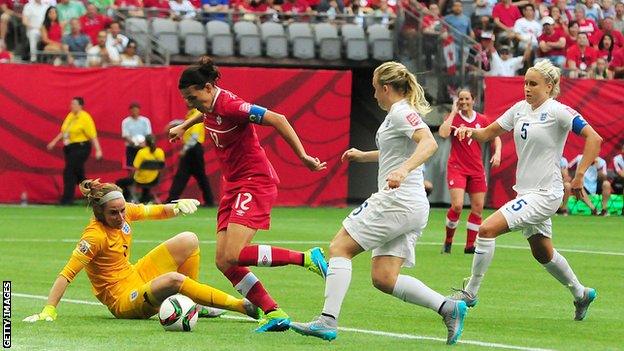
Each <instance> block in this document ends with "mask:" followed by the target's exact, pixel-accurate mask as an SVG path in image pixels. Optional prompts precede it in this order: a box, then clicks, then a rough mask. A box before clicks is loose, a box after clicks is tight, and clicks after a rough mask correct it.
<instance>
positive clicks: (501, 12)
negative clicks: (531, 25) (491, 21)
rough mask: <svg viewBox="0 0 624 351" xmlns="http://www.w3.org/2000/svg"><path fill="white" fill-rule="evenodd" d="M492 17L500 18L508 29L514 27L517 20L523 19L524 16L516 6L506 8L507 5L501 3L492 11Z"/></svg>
mask: <svg viewBox="0 0 624 351" xmlns="http://www.w3.org/2000/svg"><path fill="white" fill-rule="evenodd" d="M492 17H493V18H498V20H499V21H501V23H502V24H504V25H506V26H507V27H513V26H514V24H515V23H516V20H518V19H520V18H522V14H521V13H520V10H519V9H518V7H517V6H516V5H509V7H505V4H503V3H502V2H499V3H498V4H496V5H494V8H493V9H492Z"/></svg>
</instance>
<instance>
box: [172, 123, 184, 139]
mask: <svg viewBox="0 0 624 351" xmlns="http://www.w3.org/2000/svg"><path fill="white" fill-rule="evenodd" d="M184 132H185V130H184V127H182V126H181V125H177V126H175V127H172V128H170V129H169V141H170V142H174V141H176V140H178V139H182V135H184Z"/></svg>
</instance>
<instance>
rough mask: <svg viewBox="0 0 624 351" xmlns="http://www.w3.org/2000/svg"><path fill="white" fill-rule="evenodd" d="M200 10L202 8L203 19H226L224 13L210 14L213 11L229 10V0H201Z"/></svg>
mask: <svg viewBox="0 0 624 351" xmlns="http://www.w3.org/2000/svg"><path fill="white" fill-rule="evenodd" d="M201 5H202V10H204V19H205V20H207V21H210V20H219V21H226V20H227V15H226V14H218V13H217V14H211V13H213V12H227V11H228V10H229V5H230V1H229V0H202V2H201Z"/></svg>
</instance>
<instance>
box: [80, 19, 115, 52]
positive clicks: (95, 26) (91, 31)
mask: <svg viewBox="0 0 624 351" xmlns="http://www.w3.org/2000/svg"><path fill="white" fill-rule="evenodd" d="M111 22H112V20H111V19H110V18H109V17H106V16H104V15H100V14H96V15H95V16H93V18H91V17H89V16H87V15H84V16H82V17H80V27H81V28H82V32H83V33H84V34H86V35H88V36H89V38H91V43H92V44H93V45H97V35H98V33H99V32H100V31H101V30H105V29H106V27H108V25H109V24H110V23H111Z"/></svg>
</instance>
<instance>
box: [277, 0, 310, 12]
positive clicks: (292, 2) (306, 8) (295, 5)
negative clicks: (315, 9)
mask: <svg viewBox="0 0 624 351" xmlns="http://www.w3.org/2000/svg"><path fill="white" fill-rule="evenodd" d="M282 11H283V12H284V13H289V14H306V13H307V14H311V13H312V7H310V4H309V3H308V1H307V0H284V4H283V5H282Z"/></svg>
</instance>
